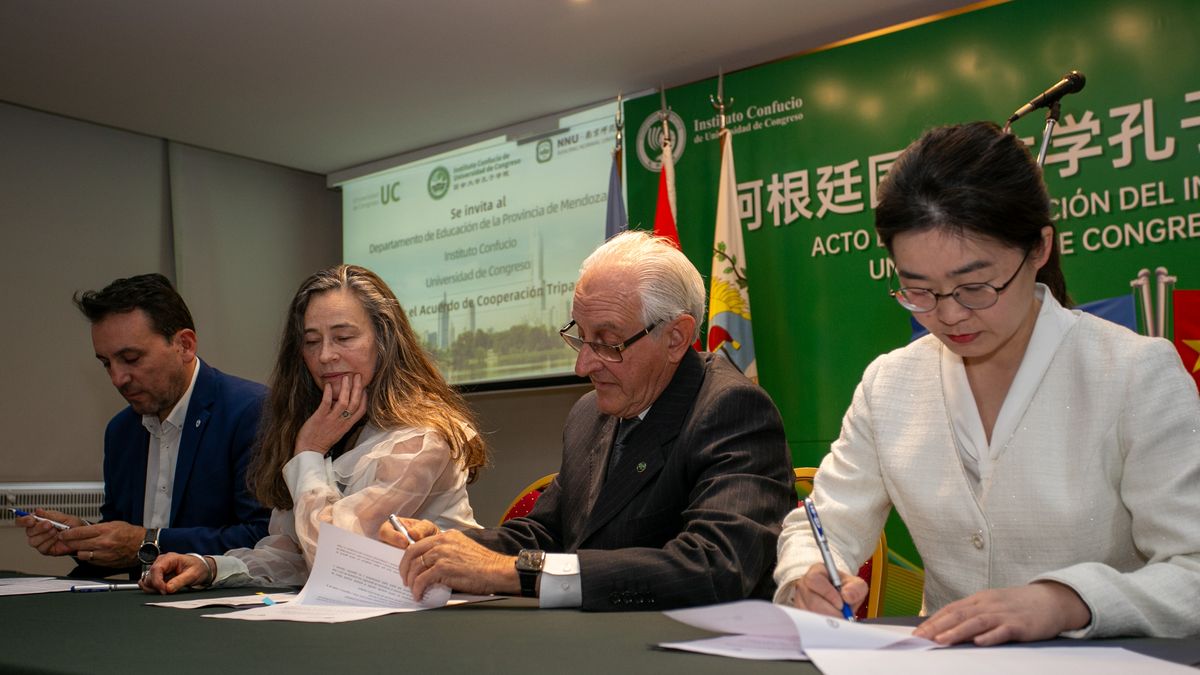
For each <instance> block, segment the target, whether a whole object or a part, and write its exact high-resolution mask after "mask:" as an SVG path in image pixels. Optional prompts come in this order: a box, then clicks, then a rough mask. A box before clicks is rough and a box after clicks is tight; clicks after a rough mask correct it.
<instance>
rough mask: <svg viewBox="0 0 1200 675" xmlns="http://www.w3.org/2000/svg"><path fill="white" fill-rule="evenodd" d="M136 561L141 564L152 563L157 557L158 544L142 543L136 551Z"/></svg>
mask: <svg viewBox="0 0 1200 675" xmlns="http://www.w3.org/2000/svg"><path fill="white" fill-rule="evenodd" d="M137 557H138V562H140V563H142V564H143V565H150V564H153V563H154V561H155V560H156V559H158V546H155V545H154V544H153V543H147V544H142V546H141V548H139V549H138V552H137Z"/></svg>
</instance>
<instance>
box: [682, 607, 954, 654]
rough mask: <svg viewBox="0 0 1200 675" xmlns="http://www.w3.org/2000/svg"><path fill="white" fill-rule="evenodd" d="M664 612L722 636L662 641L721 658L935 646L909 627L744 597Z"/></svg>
mask: <svg viewBox="0 0 1200 675" xmlns="http://www.w3.org/2000/svg"><path fill="white" fill-rule="evenodd" d="M665 614H666V615H667V616H669V617H671V618H672V619H675V620H676V621H680V622H682V623H686V624H688V625H689V626H695V627H697V628H703V629H704V630H709V631H712V632H714V633H734V635H728V636H725V637H719V638H710V639H707V640H694V641H691V642H667V643H663V644H661V645H659V646H660V647H665V648H667V649H679V650H683V651H690V652H700V653H703V654H716V655H718V656H734V657H737V658H742V659H757V660H770V661H782V660H791V661H807V660H808V653H807V652H809V651H811V650H813V649H891V650H900V649H921V650H923V649H933V648H934V647H936V646H937V644H936V643H934V642H931V641H929V640H923V639H921V638H915V637H913V636H912V632H913V629H912V628H911V627H909V626H885V625H882V624H863V623H854V622H851V621H846V620H844V619H837V618H834V617H830V616H824V615H822V614H814V613H813V612H807V611H805V610H802V609H795V608H793V607H784V606H782V605H774V604H771V603H769V602H767V601H765V600H742V601H740V602H730V603H726V604H723V605H712V606H709V607H696V608H693V609H676V610H671V611H669V612H665Z"/></svg>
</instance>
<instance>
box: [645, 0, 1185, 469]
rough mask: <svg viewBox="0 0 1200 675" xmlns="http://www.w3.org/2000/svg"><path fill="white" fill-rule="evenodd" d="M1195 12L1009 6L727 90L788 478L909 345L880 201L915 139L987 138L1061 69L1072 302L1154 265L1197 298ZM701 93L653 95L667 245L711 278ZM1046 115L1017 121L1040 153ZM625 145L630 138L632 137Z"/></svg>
mask: <svg viewBox="0 0 1200 675" xmlns="http://www.w3.org/2000/svg"><path fill="white" fill-rule="evenodd" d="M1198 27H1200V5H1198V4H1197V3H1196V2H1195V1H1194V0H1136V1H1134V0H1062V1H1060V2H1055V3H1045V2H1038V1H1035V0H1018V1H1014V2H1009V3H1004V4H998V5H993V6H988V7H983V8H981V9H976V10H974V11H970V12H966V13H962V14H958V15H955V16H949V17H945V18H942V19H938V20H935V21H931V22H929V23H925V24H921V25H917V26H914V27H911V28H908V29H906V30H902V31H898V32H894V33H890V34H886V35H882V36H878V37H874V38H871V39H868V40H864V41H861V42H856V43H852V44H849V45H845V46H841V47H837V48H833V49H828V50H825V51H820V52H816V53H812V54H807V55H802V56H798V57H795V58H791V59H787V60H783V61H778V62H774V63H769V64H765V65H762V66H759V67H756V68H751V69H748V70H744V71H740V72H736V73H730V74H728V75H726V76H725V81H724V92H725V96H726V97H727V98H728V97H733V99H734V101H733V105H732V106H731V107H730V108H729V120H728V126H729V127H730V129H731V130H732V131H733V133H734V137H733V152H734V161H735V164H736V170H737V180H738V195H739V202H740V206H741V218H742V224H743V226H744V228H745V230H744V234H745V246H746V263H747V265H746V273H747V277H748V279H749V283H750V298H751V306H752V307H753V325H754V339H755V345H756V350H757V354H758V363H759V372H760V381H761V383H762V385H763V386H764V387H765V388H766V389H767V391H769V392H770V394H771V395H772V397H773V398H774V400H775V402H776V404H777V405H778V406H779V408H780V410H781V411H782V412H783V415H784V419H785V421H786V424H787V431H788V438H789V442H790V443H791V445H792V449H793V454H794V456H795V460H796V462H797V464H814V465H815V464H816V463H818V462H819V461H820V459H821V457H822V456H823V455H824V454H825V452H826V451H827V450H828V443H829V441H830V440H832V439H833V438H835V437H836V436H837V434H838V431H839V429H840V424H841V417H842V414H843V413H844V411H845V409H846V407H847V406H848V404H849V402H850V397H851V394H852V392H853V389H854V386H855V385H856V384H857V383H858V380H859V378H860V376H861V374H862V371H863V369H864V368H865V367H866V365H867V364H868V363H869V362H870V361H871V359H872V358H874V357H875V356H876V355H878V354H880V353H883V352H886V351H888V350H891V349H894V348H896V347H900V346H903V345H904V344H905V343H906V342H907V341H908V340H909V338H910V335H911V328H910V323H909V314H908V313H907V312H905V311H903V310H902V309H901V308H900V307H898V306H897V305H896V304H895V302H894V301H892V300H891V298H890V297H888V295H887V292H886V291H887V282H886V274H887V272H888V271H889V267H888V265H889V263H888V261H887V255H886V252H885V250H884V249H883V248H882V247H880V246H879V245H878V244H877V242H876V239H875V234H874V229H873V218H874V212H873V204H874V200H875V192H876V189H875V188H876V185H877V183H878V181H879V180H880V179H881V178H882V177H883V176H884V175H886V173H887V169H888V167H889V166H890V164H891V162H892V161H893V160H894V159H895V157H896V155H897V154H898V153H899V151H900V150H901V149H903V148H904V147H905V146H906V145H907V144H908V143H909V142H911V141H912V140H914V139H915V138H916V137H917V136H919V135H920V134H921V132H922V131H923V130H925V129H927V128H929V127H931V126H936V125H940V124H949V123H955V122H962V121H971V120H978V119H990V120H995V121H997V122H1000V123H1002V122H1003V121H1004V119H1005V118H1007V117H1008V115H1009V114H1011V113H1012V112H1013V111H1014V110H1015V109H1016V108H1017V107H1019V106H1020V105H1022V104H1023V103H1025V102H1027V101H1028V100H1029V99H1030V98H1032V97H1033V96H1034V95H1036V94H1038V93H1039V92H1041V91H1042V90H1043V89H1046V88H1047V87H1049V86H1050V85H1052V84H1054V83H1055V82H1057V81H1058V80H1059V79H1060V78H1061V77H1062V76H1063V74H1064V73H1066V72H1067V71H1069V70H1073V69H1077V70H1079V71H1082V72H1083V73H1084V74H1085V75H1086V76H1087V85H1086V87H1085V88H1084V90H1083V91H1082V92H1080V93H1078V94H1074V95H1071V96H1068V97H1067V98H1065V99H1063V117H1062V123H1061V125H1060V126H1059V127H1058V129H1057V132H1056V134H1055V135H1054V137H1053V141H1052V146H1051V148H1050V152H1049V156H1048V159H1047V163H1046V176H1047V183H1048V184H1049V188H1050V194H1051V196H1052V197H1053V200H1054V210H1055V214H1056V215H1055V218H1056V221H1057V222H1056V225H1057V227H1058V228H1059V231H1060V240H1061V242H1062V244H1063V251H1064V254H1065V255H1064V259H1063V265H1064V268H1065V272H1066V276H1067V282H1068V287H1069V289H1070V291H1071V293H1072V295H1073V296H1074V299H1075V300H1076V302H1089V301H1092V300H1097V299H1101V298H1108V297H1113V296H1118V295H1122V294H1125V295H1128V294H1129V293H1130V287H1129V282H1130V280H1131V279H1133V278H1134V277H1135V276H1136V274H1137V272H1138V270H1140V269H1142V268H1146V267H1149V268H1151V269H1154V268H1156V267H1158V266H1165V267H1167V268H1168V269H1169V270H1170V271H1171V273H1173V274H1175V275H1176V276H1178V277H1179V286H1180V287H1181V288H1188V287H1192V288H1197V287H1200V203H1198V202H1197V199H1198V197H1200V162H1198V161H1197V155H1198V148H1200V145H1198V144H1200V66H1198V65H1197V64H1200V58H1198V57H1200V54H1198V52H1200V42H1198V40H1197V37H1198V32H1200V31H1198ZM716 91H717V81H716V78H713V79H711V80H706V81H702V82H697V83H694V84H690V85H686V86H682V87H677V88H674V89H669V90H668V91H667V92H666V97H667V103H668V105H669V106H671V108H672V114H671V116H670V125H671V129H672V137H673V139H674V140H676V150H675V154H676V162H675V171H676V191H677V194H678V204H677V208H678V223H679V236H680V240H681V244H682V246H683V249H684V252H685V253H687V254H688V256H689V257H690V258H691V259H692V260H693V262H695V264H696V266H697V267H698V268H699V269H700V270H701V272H702V273H704V274H705V276H707V274H708V272H709V270H710V269H711V267H712V263H711V254H712V244H713V226H714V222H715V218H716V201H717V180H718V170H719V167H720V147H719V143H718V142H717V140H716V139H717V129H718V124H717V120H716V113H715V111H714V109H713V107H712V105H711V104H710V101H709V96H710V94H715V93H716ZM658 109H659V97H658V96H657V95H654V96H647V97H644V98H640V99H636V100H633V101H629V102H628V103H627V104H626V119H627V120H628V121H629V126H630V128H629V132H630V135H629V137H628V144H629V146H630V147H629V149H628V151H627V152H626V153H625V157H626V177H627V178H626V180H627V191H628V197H629V198H628V205H629V221H630V223H631V224H632V226H633V227H645V228H649V227H651V226H652V224H653V222H654V206H655V194H656V189H657V173H656V172H657V170H658V159H659V157H660V155H661V152H660V151H659V150H658V147H659V142H660V140H661V134H662V132H661V128H662V127H661V124H659V123H658V115H657V113H658ZM1043 124H1044V115H1043V114H1042V112H1041V111H1038V112H1035V113H1033V114H1031V115H1029V116H1027V117H1026V118H1024V119H1023V120H1021V121H1020V122H1018V123H1017V124H1015V125H1014V132H1015V133H1017V134H1018V135H1019V136H1021V137H1022V138H1025V139H1027V140H1028V142H1030V143H1035V142H1040V137H1041V132H1042V127H1043ZM635 131H636V133H634V132H635Z"/></svg>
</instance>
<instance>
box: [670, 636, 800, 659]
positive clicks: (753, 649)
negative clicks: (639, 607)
mask: <svg viewBox="0 0 1200 675" xmlns="http://www.w3.org/2000/svg"><path fill="white" fill-rule="evenodd" d="M658 646H659V647H662V648H663V649H674V650H678V651H681V652H695V653H697V654H712V655H713V656H732V657H733V658H737V659H748V660H750V661H808V660H809V658H808V656H807V655H806V654H805V653H804V650H803V649H801V648H800V641H799V640H797V639H796V638H794V637H773V636H766V635H722V636H721V637H715V638H705V639H702V640H688V641H687V642H660V643H659V645H658Z"/></svg>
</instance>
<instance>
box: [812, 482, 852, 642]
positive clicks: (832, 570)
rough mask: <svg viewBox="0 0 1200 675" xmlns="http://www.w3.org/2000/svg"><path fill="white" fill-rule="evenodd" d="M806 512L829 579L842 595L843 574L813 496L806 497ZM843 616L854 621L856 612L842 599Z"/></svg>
mask: <svg viewBox="0 0 1200 675" xmlns="http://www.w3.org/2000/svg"><path fill="white" fill-rule="evenodd" d="M804 512H805V513H806V514H808V524H809V525H811V526H812V532H813V539H816V540H817V548H819V549H821V557H822V558H824V559H825V571H826V572H828V573H829V580H830V581H831V582H833V587H834V588H836V589H837V592H838V595H839V596H841V594H842V576H841V575H840V574H838V571H837V565H835V564H833V554H832V553H830V552H829V541H828V540H826V539H825V529H824V528H822V527H821V517H820V516H818V515H817V507H816V505H815V504H813V500H812V497H805V499H804ZM842 616H844V617H846V620H847V621H854V614H853V613H852V612H851V611H850V605H847V604H846V601H845V600H843V601H842Z"/></svg>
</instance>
